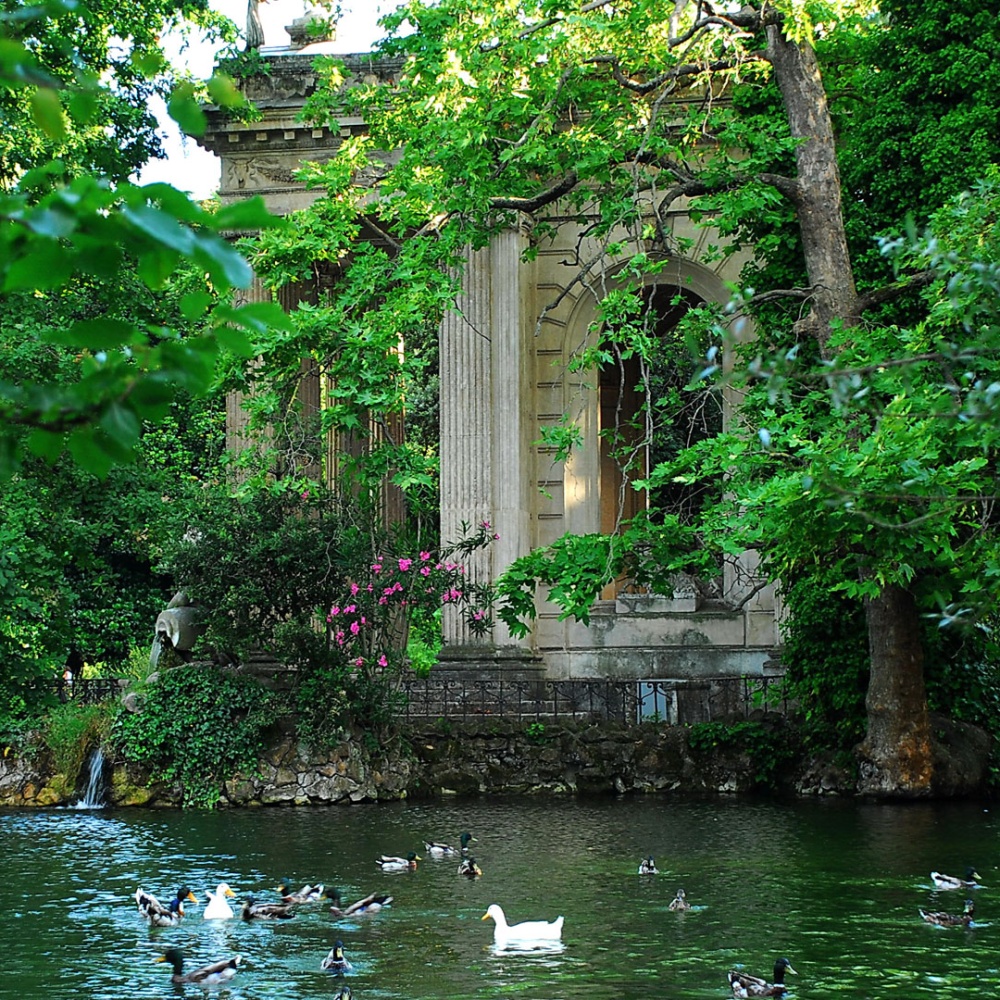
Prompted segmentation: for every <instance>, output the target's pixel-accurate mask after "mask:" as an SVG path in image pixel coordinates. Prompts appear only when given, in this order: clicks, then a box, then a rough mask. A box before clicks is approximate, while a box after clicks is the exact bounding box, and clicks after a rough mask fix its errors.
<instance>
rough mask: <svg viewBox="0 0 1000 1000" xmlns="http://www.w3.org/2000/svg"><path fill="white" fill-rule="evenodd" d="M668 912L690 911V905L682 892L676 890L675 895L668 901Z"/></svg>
mask: <svg viewBox="0 0 1000 1000" xmlns="http://www.w3.org/2000/svg"><path fill="white" fill-rule="evenodd" d="M667 909H668V910H690V909H691V904H690V903H689V902H688V901H687V899H685V897H684V890H683V889H678V890H677V895H676V896H674V898H673V899H672V900H670V905H669V906H668V907H667Z"/></svg>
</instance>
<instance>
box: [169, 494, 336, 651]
mask: <svg viewBox="0 0 1000 1000" xmlns="http://www.w3.org/2000/svg"><path fill="white" fill-rule="evenodd" d="M185 513H186V521H185V525H184V530H183V531H182V532H178V533H177V534H176V535H175V536H174V537H173V538H171V539H168V540H166V542H165V545H164V569H165V570H167V571H168V572H169V573H170V574H171V576H172V577H173V579H174V580H175V581H176V582H177V585H178V586H179V587H180V588H182V589H184V590H185V591H186V593H187V594H188V596H189V598H190V599H191V600H192V602H193V603H195V604H197V605H199V606H200V607H201V608H203V609H204V612H205V619H204V621H205V625H206V633H205V644H206V645H207V646H209V647H210V648H214V649H216V650H218V651H220V652H223V653H227V654H231V655H234V656H237V657H239V658H244V657H245V656H246V655H247V654H248V653H250V652H251V651H253V650H263V651H265V652H268V653H272V654H273V655H275V656H276V657H278V658H279V659H283V660H288V661H289V662H292V663H294V662H297V659H298V657H297V652H298V650H297V648H296V644H297V643H298V641H299V636H300V634H301V630H302V629H305V630H308V629H310V628H311V626H312V624H313V622H314V621H315V620H316V619H317V616H320V615H321V616H322V617H325V609H326V606H327V603H328V601H329V597H330V594H331V593H333V592H336V591H337V590H339V589H340V588H341V587H342V586H343V580H344V579H345V574H346V572H347V570H348V566H349V562H348V561H347V560H346V559H345V556H344V552H343V548H344V539H345V538H346V537H348V536H351V537H353V535H354V534H355V532H354V528H353V524H354V522H353V520H352V517H351V511H350V510H349V509H347V508H345V506H344V505H343V504H342V503H341V502H340V501H339V500H338V499H337V498H336V497H334V496H333V495H332V494H330V493H328V492H326V491H324V490H322V489H321V488H319V487H317V486H315V485H314V486H313V487H312V488H311V489H308V490H301V491H300V490H297V489H295V487H294V486H293V485H287V487H286V488H275V489H274V490H273V491H272V490H255V489H248V490H246V491H243V492H240V493H238V494H235V495H234V494H232V493H230V492H229V491H228V490H227V488H226V487H224V486H219V487H217V488H215V489H211V490H205V491H204V492H203V493H202V495H201V497H200V502H199V503H198V504H197V505H192V507H191V508H189V509H188V510H187V511H186V512H185Z"/></svg>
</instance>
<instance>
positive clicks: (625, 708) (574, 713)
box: [54, 673, 790, 725]
mask: <svg viewBox="0 0 1000 1000" xmlns="http://www.w3.org/2000/svg"><path fill="white" fill-rule="evenodd" d="M781 680H782V679H781V677H762V676H759V675H758V676H743V677H715V678H704V679H701V678H700V679H697V680H627V681H625V680H614V681H612V680H597V679H595V680H558V681H557V680H530V681H529V680H503V679H489V678H486V679H484V678H454V677H446V676H441V675H435V674H433V673H432V674H431V675H430V676H428V677H426V678H415V677H414V678H408V679H407V680H405V681H404V682H403V684H402V687H401V690H400V693H401V695H402V696H403V697H402V699H401V701H402V705H401V708H400V715H401V717H402V718H404V719H408V720H412V721H417V720H425V719H449V720H452V721H459V720H461V721H465V722H468V721H472V720H476V719H482V718H484V717H494V718H499V719H512V720H516V721H521V722H524V721H532V720H540V719H552V720H557V719H579V720H592V721H611V722H618V723H621V724H622V725H636V724H638V723H642V722H665V723H669V724H671V725H690V724H693V723H696V722H711V721H712V720H714V719H721V718H732V717H734V716H742V717H743V718H746V717H748V716H749V715H750V714H751V713H752V712H754V711H755V710H757V709H763V710H764V711H771V712H779V713H781V714H783V715H784V714H787V713H788V711H789V708H790V705H789V703H788V699H787V698H786V696H785V694H784V692H783V689H782V684H781ZM54 683H55V689H56V694H57V695H58V697H59V700H60V701H64V702H65V701H70V700H75V701H77V702H79V703H80V704H84V705H93V704H97V703H99V702H102V701H108V700H110V699H112V698H116V697H117V696H118V695H119V693H120V692H121V690H122V684H123V682H122V681H120V680H118V679H117V678H114V677H91V678H78V679H77V680H76V681H75V682H72V683H71V682H69V681H66V680H64V679H63V678H61V677H60V678H58V679H56V681H55V682H54Z"/></svg>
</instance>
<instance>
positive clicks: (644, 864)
mask: <svg viewBox="0 0 1000 1000" xmlns="http://www.w3.org/2000/svg"><path fill="white" fill-rule="evenodd" d="M638 874H640V875H659V874H660V872H659V869H658V868H657V867H656V862H655V861H654V860H653V855H652V854H650V856H649V857H648V858H643V859H642V861H640V862H639V872H638Z"/></svg>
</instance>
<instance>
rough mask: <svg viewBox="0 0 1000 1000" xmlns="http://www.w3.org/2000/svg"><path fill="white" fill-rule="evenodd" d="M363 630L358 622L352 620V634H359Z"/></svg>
mask: <svg viewBox="0 0 1000 1000" xmlns="http://www.w3.org/2000/svg"><path fill="white" fill-rule="evenodd" d="M360 631H361V626H360V625H359V624H358V623H357V622H351V635H357V634H358V633H359V632H360Z"/></svg>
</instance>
